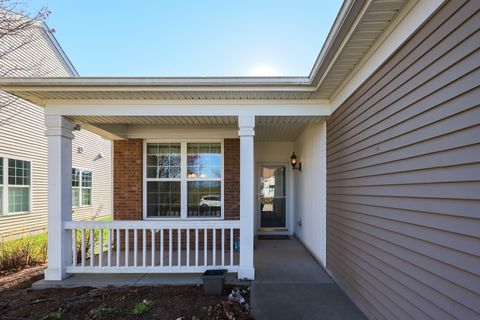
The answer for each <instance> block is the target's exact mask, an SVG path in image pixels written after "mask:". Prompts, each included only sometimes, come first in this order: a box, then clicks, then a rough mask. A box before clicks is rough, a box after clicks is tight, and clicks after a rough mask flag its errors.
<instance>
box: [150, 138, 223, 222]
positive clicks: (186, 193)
mask: <svg viewBox="0 0 480 320" xmlns="http://www.w3.org/2000/svg"><path fill="white" fill-rule="evenodd" d="M145 156H146V182H145V188H146V191H145V192H146V216H147V217H148V218H155V217H161V218H169V217H172V218H187V217H188V218H195V217H197V218H198V217H205V218H209V217H221V216H222V205H221V203H222V179H223V172H222V145H221V143H219V142H218V143H190V142H189V143H187V142H181V143H147V144H146V155H145ZM183 161H186V163H184V162H183ZM182 208H184V211H182Z"/></svg>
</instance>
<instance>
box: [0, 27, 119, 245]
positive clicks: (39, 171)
mask: <svg viewBox="0 0 480 320" xmlns="http://www.w3.org/2000/svg"><path fill="white" fill-rule="evenodd" d="M26 32H28V33H29V34H28V38H29V39H30V40H32V41H31V42H29V43H28V44H27V45H26V46H24V47H22V48H21V49H19V50H17V51H15V52H12V53H11V54H9V55H7V56H3V57H2V60H1V61H0V70H2V72H3V71H5V70H7V69H8V70H11V72H9V73H8V75H11V76H17V77H20V76H31V75H34V76H35V75H42V76H45V77H74V76H78V75H77V73H76V71H75V69H74V68H73V66H72V65H71V63H70V61H69V60H68V59H67V57H66V56H65V54H64V53H63V51H62V49H61V48H60V46H59V45H58V43H57V42H56V40H55V38H54V37H53V35H52V34H51V32H50V31H49V30H48V28H47V27H46V26H45V25H44V24H42V23H38V25H37V26H36V27H34V28H32V29H31V30H28V31H25V33H26ZM10 40H12V41H13V39H5V38H4V39H2V40H1V45H4V46H5V45H6V42H7V41H10ZM30 40H29V41H30ZM0 109H1V111H0V241H4V240H6V239H11V238H15V237H19V236H21V235H25V234H29V233H35V232H42V231H46V229H47V216H48V215H47V180H48V170H47V156H48V155H47V137H46V136H45V132H46V130H47V128H46V126H45V109H44V108H42V107H39V106H37V105H35V104H32V103H30V102H28V101H26V100H23V99H15V100H14V99H12V98H11V97H9V96H8V95H7V94H6V93H4V92H0ZM74 135H75V138H74V139H73V146H74V148H72V157H73V161H72V166H73V168H75V170H76V171H75V172H74V173H73V175H74V177H76V179H75V184H74V185H72V187H73V192H74V195H75V196H76V197H75V200H74V202H73V207H72V211H73V219H75V220H91V219H93V218H97V217H99V216H105V215H110V214H111V213H112V184H111V174H112V158H111V155H112V143H111V141H110V140H107V139H104V138H102V137H100V136H98V135H96V134H93V133H91V132H89V131H86V130H83V129H82V130H80V131H75V132H74ZM77 185H78V186H77Z"/></svg>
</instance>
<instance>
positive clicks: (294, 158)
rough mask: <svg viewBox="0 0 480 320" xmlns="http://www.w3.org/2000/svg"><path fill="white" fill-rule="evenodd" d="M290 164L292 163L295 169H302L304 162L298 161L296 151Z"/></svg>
mask: <svg viewBox="0 0 480 320" xmlns="http://www.w3.org/2000/svg"><path fill="white" fill-rule="evenodd" d="M290 164H291V165H292V169H293V170H295V169H298V171H302V163H301V162H298V161H297V156H296V155H295V152H294V153H293V154H292V156H291V157H290ZM297 165H298V167H297Z"/></svg>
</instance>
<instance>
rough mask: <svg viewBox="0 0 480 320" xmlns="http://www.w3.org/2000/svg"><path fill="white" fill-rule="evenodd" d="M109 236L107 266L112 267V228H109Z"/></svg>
mask: <svg viewBox="0 0 480 320" xmlns="http://www.w3.org/2000/svg"><path fill="white" fill-rule="evenodd" d="M107 236H108V251H107V259H108V261H107V266H109V267H110V266H111V265H112V231H111V229H108V231H107Z"/></svg>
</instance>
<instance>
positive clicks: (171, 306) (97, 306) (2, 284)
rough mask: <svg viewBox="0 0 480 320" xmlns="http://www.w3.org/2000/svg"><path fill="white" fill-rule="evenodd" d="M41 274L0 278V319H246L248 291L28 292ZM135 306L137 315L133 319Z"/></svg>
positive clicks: (132, 289) (33, 272)
mask: <svg viewBox="0 0 480 320" xmlns="http://www.w3.org/2000/svg"><path fill="white" fill-rule="evenodd" d="M43 270H44V267H43V266H42V267H32V268H27V269H24V270H22V271H19V272H16V273H11V274H3V275H1V274H0V319H4V320H21V319H42V320H50V319H169V320H170V319H173V320H177V319H182V320H198V319H230V320H231V319H250V315H249V310H248V309H249V307H248V303H249V290H248V288H247V287H242V288H234V287H231V286H227V288H225V291H224V294H223V295H222V296H219V297H212V296H210V297H209V296H205V295H204V294H203V287H202V286H162V287H124V288H114V287H108V288H90V287H83V288H75V289H45V290H31V289H30V286H31V284H32V283H33V282H35V281H37V280H40V279H41V278H42V277H43ZM232 289H240V290H241V293H242V295H243V296H244V297H245V299H246V300H247V303H246V304H245V305H243V306H241V305H240V304H238V303H235V302H229V301H228V294H229V293H230V292H231V290H232ZM144 301H145V302H144ZM142 302H144V303H143V304H144V305H145V306H140V308H139V306H138V304H142ZM136 305H137V308H139V309H140V310H141V312H142V311H143V313H142V314H141V315H135V314H134V311H133V310H134V308H135V306H136ZM137 311H138V310H137Z"/></svg>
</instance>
